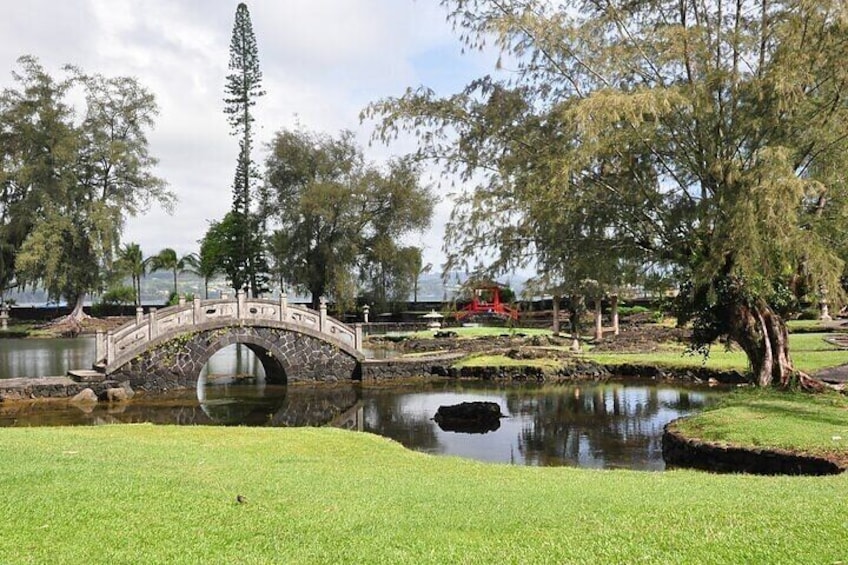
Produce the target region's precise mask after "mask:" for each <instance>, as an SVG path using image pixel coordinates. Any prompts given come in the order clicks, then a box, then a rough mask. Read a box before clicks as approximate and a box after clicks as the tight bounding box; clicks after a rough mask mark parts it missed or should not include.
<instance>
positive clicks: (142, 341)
mask: <svg viewBox="0 0 848 565" xmlns="http://www.w3.org/2000/svg"><path fill="white" fill-rule="evenodd" d="M235 343H241V344H244V345H245V346H246V347H248V348H249V349H250V350H251V351H253V352H254V353H255V354H256V356H257V357H258V359H259V361H260V362H261V363H262V367H263V369H264V370H265V375H266V379H267V380H268V382H272V383H281V384H285V383H288V382H297V381H307V382H334V381H338V380H346V379H347V380H349V379H360V378H361V374H362V361H363V360H364V355H363V353H362V327H361V325H359V324H357V325H356V327H354V328H351V327H350V326H347V325H345V324H343V323H341V322H339V321H338V320H335V319H333V318H331V317H329V316H328V315H327V307H326V304H325V303H324V302H323V301H322V303H321V307H320V310H319V311H317V312H316V311H314V310H311V309H309V308H302V307H299V306H294V305H291V304H288V302H287V299H286V297H285V296H282V297H281V298H280V299H279V300H266V299H258V298H248V297H246V296H245V294H244V293H242V292H239V293H238V294H237V295H236V297H235V298H232V299H227V298H222V299H218V300H200V299H195V300H194V301H192V302H187V303H186V302H182V303H180V304H179V305H177V306H172V307H169V308H165V309H163V310H159V311H157V310H155V309H151V311H150V312H149V313H148V314H146V315H145V314H143V313H142V312H141V309H138V311H137V313H136V319H135V320H134V321H133V322H130V323H128V324H125V325H124V326H121V327H120V328H118V329H116V330H114V331H110V332H108V333H106V334H103V333H98V335H97V340H96V347H95V351H96V357H97V361H96V363H95V367H97V368H98V369H99V370H100V371H102V372H104V373H105V374H106V377H107V378H108V379H112V380H117V381H129V383H130V385H131V386H132V387H133V388H135V389H140V390H146V391H150V392H163V391H166V390H172V389H177V388H187V387H194V386H196V384H197V379H198V377H199V375H200V370H201V369H202V368H203V366H204V365H205V364H206V362H207V361H208V360H209V358H210V357H212V355H214V354H215V353H217V352H218V351H219V350H221V349H223V348H224V347H226V346H228V345H232V344H235Z"/></svg>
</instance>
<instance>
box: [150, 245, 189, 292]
mask: <svg viewBox="0 0 848 565" xmlns="http://www.w3.org/2000/svg"><path fill="white" fill-rule="evenodd" d="M146 264H147V268H148V269H149V270H150V272H151V273H152V272H154V271H171V273H172V274H173V276H174V290H173V291H172V292H171V296H174V295H178V294H179V288H178V283H179V279H178V275H179V273H184V272H186V271H187V270H190V269H191V267H192V265H193V264H194V255H192V254H188V255H183V256H182V257H178V256H177V252H176V251H174V250H173V249H171V248H170V247H166V248H165V249H162V250H161V251H159V253H157V254H156V255H153V256H152V257H148V258H147V260H146Z"/></svg>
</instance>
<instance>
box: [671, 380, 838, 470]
mask: <svg viewBox="0 0 848 565" xmlns="http://www.w3.org/2000/svg"><path fill="white" fill-rule="evenodd" d="M675 429H677V430H679V431H681V432H682V433H683V434H685V435H686V436H687V437H690V438H694V439H700V440H702V441H706V442H710V443H719V444H728V445H742V446H753V447H769V448H777V449H785V450H789V451H800V452H804V453H808V454H812V455H818V456H823V457H827V458H830V459H832V460H835V461H837V462H841V463H842V464H846V463H848V397H846V396H845V395H842V394H837V393H828V394H791V393H784V392H779V391H775V390H771V389H749V390H744V391H738V392H736V393H734V394H731V395H729V396H728V397H727V398H725V399H724V400H723V401H722V402H721V403H720V404H718V405H716V406H714V407H712V408H711V409H708V410H706V411H705V412H702V413H700V414H697V415H695V416H692V417H690V418H687V419H685V420H680V421H678V422H677V423H676V424H675Z"/></svg>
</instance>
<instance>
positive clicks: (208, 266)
mask: <svg viewBox="0 0 848 565" xmlns="http://www.w3.org/2000/svg"><path fill="white" fill-rule="evenodd" d="M183 261H184V263H185V272H188V273H194V274H195V275H197V276H199V277H200V278H202V279H203V297H204V298H209V281H210V280H211V279H212V277H214V276H215V275H217V274H218V273H219V271H220V269H219V265H218V263H219V256H218V254H216V252H215V250H214V249H213V247H212V246H211V245H207V244H206V240H203V242H202V243H201V246H200V255H198V254H197V253H189V254H188V255H186V256H185V257H183Z"/></svg>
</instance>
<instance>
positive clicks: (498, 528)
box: [0, 425, 848, 563]
mask: <svg viewBox="0 0 848 565" xmlns="http://www.w3.org/2000/svg"><path fill="white" fill-rule="evenodd" d="M0 486H2V489H3V492H4V493H5V495H4V496H3V497H2V498H0V509H2V516H3V518H2V521H0V551H2V555H3V562H5V563H162V562H168V563H269V562H280V563H285V562H297V563H343V562H347V563H477V562H479V563H484V562H485V563H492V562H501V561H505V562H515V563H517V562H521V563H566V562H568V563H575V562H577V563H581V562H582V563H611V562H617V563H621V562H663V563H669V562H676V563H682V562H704V563H707V562H709V563H741V562H748V563H755V562H756V563H765V562H771V563H774V562H806V563H834V562H838V561H840V560H845V559H846V558H848V547H846V545H845V543H844V542H845V535H846V527H848V525H846V518H845V516H846V515H848V497H845V491H846V488H848V477H846V476H836V477H825V478H804V477H801V478H788V477H770V478H769V477H752V476H715V475H708V474H703V473H697V472H681V471H675V472H668V473H638V472H626V471H604V472H601V471H587V470H576V469H569V468H525V467H510V466H502V465H491V464H483V463H478V462H472V461H465V460H460V459H455V458H439V457H431V456H426V455H422V454H418V453H413V452H410V451H407V450H405V449H403V448H402V447H400V446H399V445H397V444H395V443H393V442H390V441H389V440H386V439H382V438H379V437H377V436H372V435H368V434H361V433H354V432H345V431H340V430H331V429H248V428H202V427H155V426H150V425H140V426H104V427H96V428H34V429H3V430H0ZM238 494H241V495H243V496H244V497H246V499H247V502H246V503H244V504H239V503H237V502H236V496H237V495H238Z"/></svg>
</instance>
